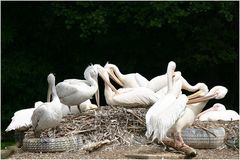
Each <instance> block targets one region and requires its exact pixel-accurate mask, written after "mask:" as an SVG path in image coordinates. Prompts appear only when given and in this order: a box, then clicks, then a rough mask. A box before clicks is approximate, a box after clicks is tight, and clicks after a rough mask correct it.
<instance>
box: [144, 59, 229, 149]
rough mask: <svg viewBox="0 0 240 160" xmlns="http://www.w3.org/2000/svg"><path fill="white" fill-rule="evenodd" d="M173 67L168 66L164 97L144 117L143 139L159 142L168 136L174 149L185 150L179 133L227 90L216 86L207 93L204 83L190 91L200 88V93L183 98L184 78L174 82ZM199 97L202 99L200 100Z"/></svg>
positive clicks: (222, 96)
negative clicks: (180, 147) (180, 148)
mask: <svg viewBox="0 0 240 160" xmlns="http://www.w3.org/2000/svg"><path fill="white" fill-rule="evenodd" d="M175 67H176V64H175V63H174V62H169V64H168V68H167V79H168V81H167V82H168V83H167V84H168V86H167V87H168V88H167V89H168V90H167V94H166V95H165V96H163V98H161V99H159V100H158V101H157V102H156V103H155V104H154V105H153V106H152V107H150V109H149V110H148V112H147V114H146V127H147V132H146V136H147V138H150V137H152V140H155V139H158V141H161V142H162V140H163V139H164V138H167V136H166V135H167V132H169V133H171V135H172V136H173V138H174V142H175V145H177V144H179V143H180V145H183V146H184V145H185V143H184V142H183V140H182V137H181V130H182V129H183V128H184V127H187V126H189V125H191V124H192V123H193V122H194V119H195V117H196V116H197V114H198V113H200V112H201V110H202V109H203V107H204V106H205V105H206V103H207V102H208V100H209V99H213V98H215V99H221V98H224V97H225V95H226V93H227V91H228V90H227V88H225V87H223V86H215V87H213V88H212V89H211V90H210V91H209V92H208V87H207V86H206V85H205V84H204V83H198V84H197V85H195V86H194V87H193V88H192V87H191V89H193V90H195V89H197V88H199V89H200V90H199V91H198V92H197V93H195V94H193V95H190V96H189V97H186V95H184V94H181V89H182V88H183V87H182V85H183V84H184V83H185V82H184V80H183V78H182V79H180V80H178V81H173V78H172V77H173V73H174V70H175ZM199 95H201V96H202V97H199ZM193 103H195V104H193ZM187 104H188V105H187ZM186 106H187V107H186Z"/></svg>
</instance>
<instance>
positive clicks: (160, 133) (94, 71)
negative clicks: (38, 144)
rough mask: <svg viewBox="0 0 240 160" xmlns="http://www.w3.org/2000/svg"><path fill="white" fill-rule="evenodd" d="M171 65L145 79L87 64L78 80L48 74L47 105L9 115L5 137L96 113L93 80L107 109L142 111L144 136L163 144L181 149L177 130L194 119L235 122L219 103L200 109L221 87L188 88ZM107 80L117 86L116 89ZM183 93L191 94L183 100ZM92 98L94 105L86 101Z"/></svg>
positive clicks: (235, 117)
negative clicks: (169, 142)
mask: <svg viewBox="0 0 240 160" xmlns="http://www.w3.org/2000/svg"><path fill="white" fill-rule="evenodd" d="M175 69H176V63H175V62H173V61H170V62H169V63H168V65H167V70H166V73H164V74H162V75H159V76H156V77H154V78H152V79H151V80H148V79H146V78H145V77H144V76H143V75H141V74H140V73H129V74H123V73H121V72H120V69H119V68H118V67H117V65H115V64H110V63H107V64H106V65H105V66H104V67H103V66H101V65H100V64H94V65H89V66H88V67H87V68H86V69H85V71H84V78H85V79H84V80H80V79H65V80H63V81H62V82H59V83H57V84H56V85H55V76H54V75H53V74H49V75H48V78H47V81H48V85H49V88H48V93H47V102H45V103H43V102H41V101H39V102H36V103H35V106H34V108H28V109H23V110H19V111H17V112H15V113H14V116H13V117H12V122H11V123H10V124H9V126H8V127H7V129H6V130H5V131H6V132H8V131H11V130H16V131H22V130H23V131H26V130H28V129H29V128H30V127H32V128H33V130H34V133H35V136H36V137H40V135H41V132H42V131H43V130H44V129H47V128H56V127H58V126H59V125H60V122H61V120H62V117H63V116H66V115H68V114H79V113H80V112H83V111H86V110H89V109H97V108H98V107H99V106H100V98H99V97H100V95H99V85H98V77H101V78H102V79H103V81H104V96H105V100H106V103H107V104H108V105H110V106H116V107H125V108H140V107H145V108H147V109H148V111H147V113H146V115H145V120H146V129H147V131H146V134H145V135H146V137H147V138H148V139H152V141H154V140H158V141H159V142H163V140H164V139H168V138H173V139H174V142H175V144H176V145H181V146H186V144H185V143H184V141H183V139H182V137H181V131H182V129H184V128H186V127H189V126H191V125H192V124H193V122H194V121H195V120H200V121H217V120H227V121H230V120H239V117H240V116H239V114H238V113H236V112H235V111H232V110H226V107H225V106H224V105H222V104H219V103H217V104H215V105H214V106H213V107H211V108H210V109H208V110H206V111H203V112H202V113H201V111H202V110H203V109H204V107H205V106H206V104H207V103H208V101H209V100H210V99H222V98H224V97H225V95H226V94H227V92H228V89H227V88H226V87H224V86H215V87H213V88H212V89H211V90H210V91H209V89H208V86H207V85H206V84H205V83H202V82H200V83H197V84H195V85H190V84H189V83H188V81H187V80H186V79H185V78H184V77H183V76H182V73H181V72H180V71H175ZM110 79H112V80H113V81H115V82H116V83H117V84H119V85H120V86H121V88H119V89H116V88H115V86H114V85H113V84H112V83H111V81H110ZM183 90H187V91H189V92H196V93H194V94H191V95H189V96H187V95H185V94H183V92H182V91H183ZM94 95H95V99H96V104H92V103H91V101H90V99H91V98H92V97H93V96H94Z"/></svg>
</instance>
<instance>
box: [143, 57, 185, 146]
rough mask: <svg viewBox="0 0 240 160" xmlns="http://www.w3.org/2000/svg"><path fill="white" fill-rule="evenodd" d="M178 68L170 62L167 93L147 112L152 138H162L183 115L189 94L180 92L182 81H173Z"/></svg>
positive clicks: (147, 121)
mask: <svg viewBox="0 0 240 160" xmlns="http://www.w3.org/2000/svg"><path fill="white" fill-rule="evenodd" d="M175 68H176V64H175V63H174V62H172V61H171V62H169V63H168V67H167V80H168V81H167V82H168V83H167V94H166V95H165V96H164V97H163V98H161V99H159V100H158V101H157V102H156V103H155V104H154V105H153V106H152V107H150V109H149V110H148V112H147V114H146V127H147V132H146V136H147V138H150V137H151V136H152V140H155V139H158V140H159V141H162V139H163V138H164V137H165V136H166V133H167V131H168V129H169V128H171V126H172V125H173V124H174V123H175V121H176V120H177V119H178V118H179V117H180V116H181V114H182V112H183V111H184V109H185V107H186V103H187V100H188V99H187V96H186V95H184V94H180V91H181V88H182V82H181V81H177V83H173V74H174V71H175Z"/></svg>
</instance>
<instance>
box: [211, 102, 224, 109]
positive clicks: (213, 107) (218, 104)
mask: <svg viewBox="0 0 240 160" xmlns="http://www.w3.org/2000/svg"><path fill="white" fill-rule="evenodd" d="M212 110H213V111H225V110H226V107H225V106H224V105H223V104H221V103H215V104H214V105H213V106H212Z"/></svg>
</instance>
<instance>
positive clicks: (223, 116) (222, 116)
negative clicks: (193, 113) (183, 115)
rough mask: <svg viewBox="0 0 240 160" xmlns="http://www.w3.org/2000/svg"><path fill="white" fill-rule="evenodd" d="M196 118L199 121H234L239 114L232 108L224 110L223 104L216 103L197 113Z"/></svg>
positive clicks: (239, 117)
mask: <svg viewBox="0 0 240 160" xmlns="http://www.w3.org/2000/svg"><path fill="white" fill-rule="evenodd" d="M197 119H198V120H200V121H218V120H223V121H235V120H239V119H240V116H239V114H238V113H237V112H235V111H233V110H226V107H225V106H224V105H223V104H220V103H216V104H214V105H213V106H212V107H211V108H209V109H207V110H205V111H203V112H201V113H199V114H198V115H197Z"/></svg>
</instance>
